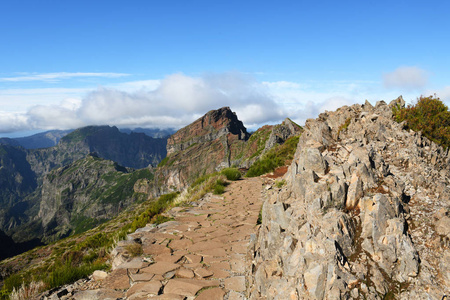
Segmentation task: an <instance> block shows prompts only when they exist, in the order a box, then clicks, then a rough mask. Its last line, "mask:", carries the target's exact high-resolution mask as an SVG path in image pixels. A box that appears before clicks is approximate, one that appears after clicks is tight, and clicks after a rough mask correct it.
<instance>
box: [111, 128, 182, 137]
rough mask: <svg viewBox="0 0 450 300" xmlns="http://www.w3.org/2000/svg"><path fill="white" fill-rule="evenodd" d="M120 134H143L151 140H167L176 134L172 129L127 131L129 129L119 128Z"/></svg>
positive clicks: (136, 129)
mask: <svg viewBox="0 0 450 300" xmlns="http://www.w3.org/2000/svg"><path fill="white" fill-rule="evenodd" d="M119 130H120V132H123V133H128V134H130V133H132V132H135V133H145V134H146V135H148V136H151V137H153V138H167V137H169V136H171V135H172V134H174V133H175V132H176V130H175V129H173V128H165V129H161V128H135V129H129V128H119Z"/></svg>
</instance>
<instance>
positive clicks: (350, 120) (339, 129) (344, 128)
mask: <svg viewBox="0 0 450 300" xmlns="http://www.w3.org/2000/svg"><path fill="white" fill-rule="evenodd" d="M351 122H352V118H347V120H345V122H344V124H342V125H341V126H339V128H338V132H337V136H338V137H339V134H340V133H341V132H342V131H347V128H348V126H349V125H350V123H351Z"/></svg>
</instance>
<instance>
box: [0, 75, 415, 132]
mask: <svg viewBox="0 0 450 300" xmlns="http://www.w3.org/2000/svg"><path fill="white" fill-rule="evenodd" d="M380 90H381V89H380V83H376V82H362V81H329V82H314V81H309V82H289V81H276V82H262V83H261V82H257V81H256V80H255V79H254V78H252V77H250V76H249V75H247V74H243V73H238V72H230V73H220V74H204V75H203V76H200V77H192V76H187V75H184V74H172V75H169V76H167V77H165V78H164V79H161V80H144V81H135V82H128V83H127V82H125V83H121V84H116V85H111V86H105V87H98V88H97V89H95V90H89V91H87V90H86V89H80V90H76V89H74V90H72V89H68V90H67V91H66V92H67V93H66V94H65V93H64V90H62V91H60V90H57V89H49V90H47V89H42V90H33V91H30V92H29V93H28V92H27V91H26V90H25V91H21V90H10V91H9V92H7V93H2V90H0V104H2V102H5V101H4V100H5V99H8V97H9V99H11V97H13V98H14V99H17V100H18V101H19V99H21V98H23V99H26V101H24V103H23V106H22V107H25V106H26V107H27V108H26V109H23V110H22V113H17V110H16V111H14V110H13V109H12V107H11V109H9V112H8V111H5V109H4V108H3V107H2V110H3V112H4V115H5V117H4V118H2V121H0V132H9V131H14V130H33V129H69V128H76V127H81V126H86V125H116V126H119V127H175V128H179V127H182V126H186V125H188V124H189V123H191V122H192V121H194V120H195V119H197V118H198V117H200V116H202V115H204V114H205V113H206V112H207V111H209V110H212V109H218V108H220V107H223V106H229V107H230V108H231V109H232V110H233V111H234V112H236V114H237V116H238V118H239V119H240V120H242V121H243V122H244V124H245V126H247V128H251V129H257V128H258V127H260V126H261V125H264V124H275V123H279V122H281V121H282V120H283V119H284V118H286V117H289V118H291V119H293V120H294V121H295V122H297V123H299V124H303V123H304V121H305V120H306V119H307V118H315V117H317V115H318V113H320V112H323V111H324V110H335V109H336V108H338V107H340V106H342V105H350V104H353V103H362V102H363V101H364V100H365V99H368V100H369V101H371V102H375V101H377V100H380V99H383V98H382V96H383V95H381V94H376V93H380ZM374 91H375V92H374ZM64 94H65V96H64ZM392 94H393V92H392ZM384 96H386V94H385V95H384ZM398 96H399V95H398V94H393V95H389V97H388V98H387V99H385V100H387V101H389V100H391V99H394V98H396V97H398ZM33 97H34V98H33ZM23 99H22V101H23ZM48 99H51V100H48ZM405 99H407V98H406V97H405ZM36 103H39V105H36ZM5 120H8V121H5Z"/></svg>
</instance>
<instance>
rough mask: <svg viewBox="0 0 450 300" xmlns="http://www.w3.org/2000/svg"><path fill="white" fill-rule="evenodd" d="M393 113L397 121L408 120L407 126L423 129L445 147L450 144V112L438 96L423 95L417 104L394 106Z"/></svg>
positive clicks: (431, 138)
mask: <svg viewBox="0 0 450 300" xmlns="http://www.w3.org/2000/svg"><path fill="white" fill-rule="evenodd" d="M393 114H394V118H395V120H396V121H397V122H403V121H406V126H407V128H410V129H412V130H414V131H421V132H422V134H423V135H424V136H425V137H427V138H429V139H430V140H432V141H433V142H435V143H437V144H440V145H441V146H443V147H444V148H445V149H446V148H448V147H449V146H450V112H449V111H448V107H447V106H446V105H445V104H444V103H443V102H442V101H441V100H440V99H439V98H438V97H436V96H429V97H423V96H421V97H420V98H419V99H417V103H416V104H415V105H411V104H410V105H408V106H407V107H405V108H399V107H394V108H393Z"/></svg>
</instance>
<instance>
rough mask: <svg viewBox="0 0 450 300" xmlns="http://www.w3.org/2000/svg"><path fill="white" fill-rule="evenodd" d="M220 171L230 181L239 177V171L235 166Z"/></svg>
mask: <svg viewBox="0 0 450 300" xmlns="http://www.w3.org/2000/svg"><path fill="white" fill-rule="evenodd" d="M220 173H221V174H223V175H225V177H226V178H227V179H228V180H231V181H235V180H239V179H240V178H241V172H239V170H238V169H236V168H226V169H223V170H222V171H221V172H220Z"/></svg>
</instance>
